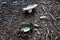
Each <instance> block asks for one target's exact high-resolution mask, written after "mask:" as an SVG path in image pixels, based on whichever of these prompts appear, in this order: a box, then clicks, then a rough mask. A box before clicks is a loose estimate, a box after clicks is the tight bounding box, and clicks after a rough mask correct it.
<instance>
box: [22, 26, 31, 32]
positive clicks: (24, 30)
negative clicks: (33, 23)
mask: <svg viewBox="0 0 60 40" xmlns="http://www.w3.org/2000/svg"><path fill="white" fill-rule="evenodd" d="M21 31H23V32H28V31H30V27H22V28H21Z"/></svg>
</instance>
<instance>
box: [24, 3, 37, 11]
mask: <svg viewBox="0 0 60 40" xmlns="http://www.w3.org/2000/svg"><path fill="white" fill-rule="evenodd" d="M37 6H38V5H37V4H32V5H28V6H27V7H25V8H23V10H31V9H33V8H35V7H37Z"/></svg>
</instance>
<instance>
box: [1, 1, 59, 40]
mask: <svg viewBox="0 0 60 40" xmlns="http://www.w3.org/2000/svg"><path fill="white" fill-rule="evenodd" d="M11 2H12V1H10V0H9V1H6V3H3V2H1V4H0V40H60V2H59V1H58V0H57V1H55V0H52V1H51V0H30V1H27V0H26V1H18V2H17V3H15V4H13V3H11ZM31 4H38V6H37V7H36V9H35V10H33V13H31V14H26V12H24V11H23V10H22V9H23V8H24V7H25V6H27V5H31ZM41 16H47V18H46V19H43V20H42V19H40V17H41ZM25 24H27V25H29V26H30V27H31V28H32V29H31V30H30V31H28V32H26V33H25V32H21V30H19V29H20V28H22V25H25ZM35 24H36V25H38V26H36V25H35ZM33 25H34V26H33Z"/></svg>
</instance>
